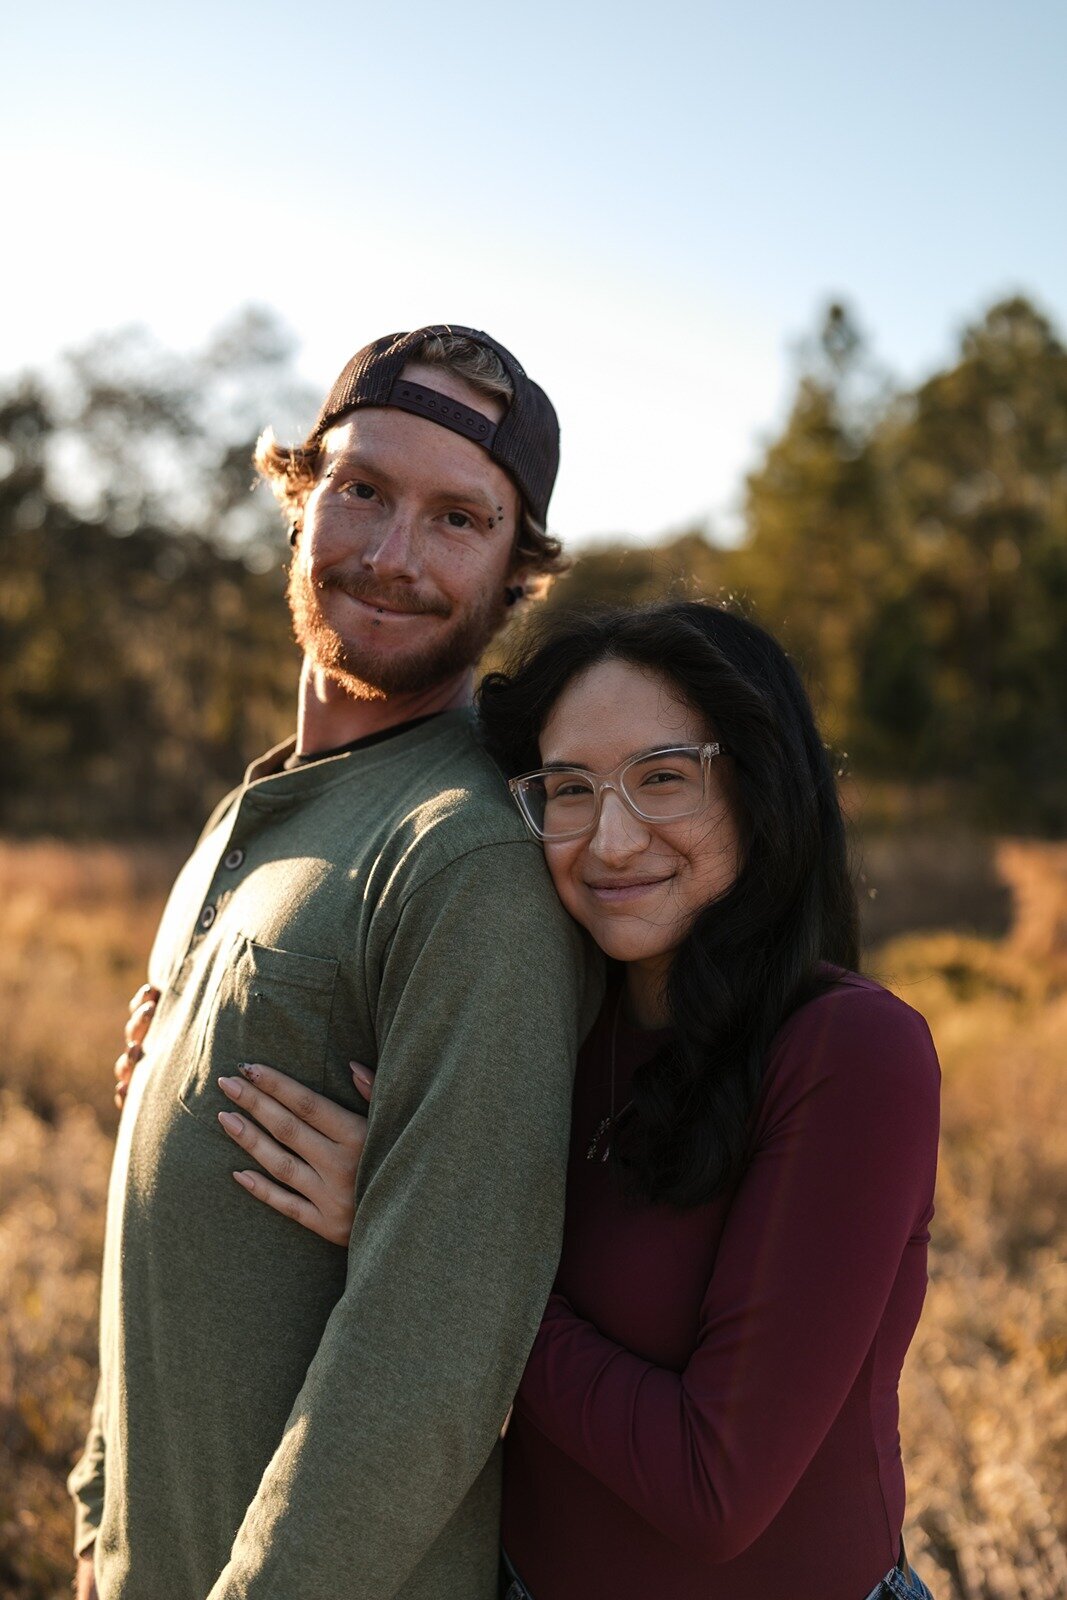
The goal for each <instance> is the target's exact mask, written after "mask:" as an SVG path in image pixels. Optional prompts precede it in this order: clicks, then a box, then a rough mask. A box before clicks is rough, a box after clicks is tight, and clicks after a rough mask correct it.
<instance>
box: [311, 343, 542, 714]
mask: <svg viewBox="0 0 1067 1600" xmlns="http://www.w3.org/2000/svg"><path fill="white" fill-rule="evenodd" d="M404 376H405V377H406V378H411V379H412V380H413V381H414V382H416V383H421V384H423V385H425V386H426V387H427V388H432V389H437V390H438V391H439V392H441V393H443V394H447V395H449V396H451V397H452V398H454V399H455V400H457V401H459V402H461V403H462V404H464V405H468V406H473V407H474V408H475V409H476V410H479V411H481V412H483V413H484V414H485V415H487V416H489V417H490V418H492V419H493V420H494V421H498V420H499V419H500V417H501V416H502V415H503V406H502V405H500V404H499V403H498V402H495V401H493V400H490V399H486V398H485V396H483V395H480V394H478V393H477V391H475V390H473V389H471V388H470V387H469V385H467V384H466V383H463V382H462V381H461V380H460V379H458V378H455V377H454V376H453V375H452V374H451V373H448V372H446V371H443V370H442V369H441V368H440V367H429V366H423V365H421V364H419V363H412V364H410V365H409V366H407V367H405V368H404ZM323 450H324V454H323V460H322V467H321V469H320V474H319V479H318V482H317V483H316V485H315V488H314V489H313V490H312V491H311V493H310V495H309V496H308V499H307V503H306V505H305V508H304V516H303V526H302V529H301V533H300V536H299V539H298V541H297V547H296V550H295V552H294V555H293V560H292V563H291V565H290V569H289V604H290V608H291V610H292V614H293V627H294V631H295V633H296V638H297V643H298V644H299V645H300V646H301V648H302V649H303V650H304V652H305V654H306V655H307V656H308V658H309V659H310V660H311V662H312V664H313V665H315V666H317V667H319V668H321V669H322V670H323V671H324V672H325V673H326V674H327V675H328V676H329V677H331V678H333V679H335V680H336V681H337V682H338V683H340V684H342V686H343V687H344V688H345V689H346V690H347V691H348V692H349V693H350V694H353V695H355V696H357V697H358V698H360V699H381V698H384V697H385V696H387V695H392V694H411V693H418V692H420V691H422V690H425V689H429V688H432V687H433V686H434V685H436V684H439V683H443V682H445V681H446V680H447V679H449V678H451V677H453V676H455V675H456V674H458V673H460V672H462V671H463V670H464V669H466V668H467V667H469V666H471V665H473V663H474V662H476V661H477V659H478V657H479V656H480V655H481V653H482V651H483V650H484V648H485V646H486V645H487V644H488V642H489V640H490V639H491V638H492V636H493V634H494V633H495V632H496V631H497V629H498V628H499V626H500V624H501V622H502V620H503V615H504V587H505V584H506V583H507V582H508V580H509V577H510V576H512V572H511V568H512V551H513V549H514V545H515V535H516V531H517V525H518V517H519V495H518V491H517V490H516V488H515V486H514V484H513V483H512V481H511V479H510V478H509V477H508V476H507V474H506V473H505V472H504V471H503V469H502V468H501V467H499V466H497V464H496V462H495V461H493V460H492V458H491V457H490V456H489V455H488V453H487V452H486V451H485V450H483V449H482V447H481V446H480V445H477V444H474V443H473V442H472V441H471V440H469V439H464V438H463V437H461V435H459V434H457V433H453V432H452V431H451V430H450V429H448V428H442V427H441V426H440V425H439V424H438V423H435V422H429V421H427V420H425V419H424V418H422V417H415V416H411V415H409V414H408V413H407V412H404V411H398V410H396V409H395V408H392V407H377V406H375V407H370V408H367V409H361V410H358V411H354V412H352V414H351V416H349V417H346V418H345V419H344V420H343V421H342V422H339V423H338V424H337V426H336V427H334V428H331V429H330V430H329V432H328V433H327V434H326V435H325V437H324V439H323Z"/></svg>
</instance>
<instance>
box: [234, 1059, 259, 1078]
mask: <svg viewBox="0 0 1067 1600" xmlns="http://www.w3.org/2000/svg"><path fill="white" fill-rule="evenodd" d="M237 1070H238V1072H239V1073H240V1074H241V1076H242V1078H247V1079H248V1081H249V1083H255V1081H256V1079H257V1077H258V1076H259V1068H258V1067H254V1066H253V1065H252V1063H251V1062H250V1061H242V1063H241V1065H240V1066H239V1067H238V1068H237Z"/></svg>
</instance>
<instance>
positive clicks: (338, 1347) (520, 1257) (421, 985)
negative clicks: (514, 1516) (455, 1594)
mask: <svg viewBox="0 0 1067 1600" xmlns="http://www.w3.org/2000/svg"><path fill="white" fill-rule="evenodd" d="M372 954H373V952H372ZM381 961H382V968H381V981H380V988H379V991H378V1002H377V1006H378V1021H377V1033H378V1045H379V1056H378V1062H377V1079H376V1083H375V1093H374V1100H373V1105H372V1109H371V1113H370V1127H369V1131H368V1138H367V1144H366V1148H365V1151H364V1155H363V1160H362V1164H361V1169H360V1179H359V1189H358V1196H357V1197H358V1210H357V1215H356V1222H355V1226H354V1229H353V1233H352V1239H351V1244H350V1250H349V1269H348V1277H347V1282H346V1287H345V1290H344V1293H343V1296H342V1298H341V1299H340V1301H339V1302H338V1303H337V1305H336V1306H335V1308H334V1310H333V1313H332V1315H331V1316H330V1318H329V1321H328V1323H327V1326H326V1329H325V1332H324V1334H323V1337H322V1340H321V1343H320V1345H319V1348H318V1350H317V1352H316V1353H315V1355H314V1358H313V1360H312V1361H311V1364H310V1366H309V1369H308V1372H307V1377H306V1381H305V1383H304V1385H303V1388H302V1390H301V1392H300V1394H299V1395H298V1397H297V1400H296V1403H295V1405H294V1407H293V1410H292V1413H291V1415H290V1418H289V1421H288V1424H287V1426H286V1429H285V1433H284V1437H283V1438H282V1439H281V1440H280V1442H279V1445H278V1449H277V1451H276V1453H275V1455H274V1457H273V1459H272V1460H271V1462H270V1464H269V1466H268V1468H267V1470H266V1472H265V1474H264V1476H263V1478H262V1481H261V1483H260V1485H259V1489H258V1492H257V1493H256V1495H255V1498H254V1500H253V1501H252V1503H251V1505H250V1507H249V1509H248V1512H247V1515H246V1516H245V1519H244V1522H243V1524H242V1526H241V1528H240V1530H239V1532H238V1535H237V1538H236V1541H235V1543H234V1546H233V1550H232V1554H231V1559H230V1561H229V1562H228V1564H227V1566H226V1567H225V1569H224V1570H223V1572H222V1574H221V1575H220V1577H219V1579H218V1581H217V1582H216V1584H215V1585H214V1587H213V1589H212V1591H211V1600H237V1597H238V1596H240V1597H248V1600H267V1597H268V1596H269V1597H270V1600H291V1597H292V1596H294V1595H299V1596H300V1600H337V1596H339V1595H340V1594H342V1593H343V1594H344V1596H345V1597H346V1600H385V1597H386V1596H390V1595H393V1594H395V1593H396V1592H397V1590H398V1589H399V1588H400V1587H401V1586H402V1585H403V1584H404V1582H405V1581H406V1579H407V1578H408V1577H409V1575H411V1574H412V1573H413V1572H414V1570H415V1569H416V1567H417V1566H418V1563H419V1562H420V1560H421V1559H422V1557H423V1556H424V1555H425V1554H426V1553H427V1551H428V1550H429V1549H430V1547H431V1546H432V1544H433V1542H434V1540H435V1538H436V1537H437V1535H438V1534H439V1533H440V1532H441V1530H442V1529H443V1528H444V1526H445V1525H446V1524H447V1522H448V1521H449V1519H450V1518H451V1517H452V1516H453V1514H454V1513H455V1512H456V1510H457V1508H458V1507H459V1506H460V1505H461V1503H462V1502H463V1500H464V1497H465V1496H466V1495H467V1494H468V1492H469V1491H470V1489H471V1486H472V1484H473V1483H474V1481H475V1479H476V1478H477V1476H478V1474H479V1473H481V1472H482V1470H483V1469H484V1467H485V1465H486V1463H487V1461H488V1459H489V1457H490V1456H491V1454H492V1451H493V1448H494V1445H495V1444H496V1442H497V1439H498V1435H499V1431H500V1427H501V1423H502V1421H503V1419H504V1415H505V1413H506V1411H507V1409H508V1406H509V1404H510V1402H511V1399H512V1396H513V1394H514V1391H515V1388H516V1387H517V1384H518V1381H519V1378H520V1375H521V1372H522V1367H523V1364H524V1361H525V1359H526V1356H527V1354H528V1351H529V1349H530V1346H531V1344H532V1341H533V1338H534V1335H535V1332H536V1329H537V1326H538V1322H539V1320H540V1317H541V1314H542V1312H543V1309H544V1306H545V1302H546V1300H547V1297H548V1294H549V1292H550V1289H551V1285H552V1280H553V1276H554V1273H555V1270H556V1265H557V1261H558V1256H559V1247H560V1241H561V1234H562V1217H563V1200H564V1190H565V1175H566V1157H567V1138H568V1128H569V1113H570V1094H571V1082H572V1074H573V1064H574V1058H575V1054H576V1050H577V1045H578V1043H579V1041H580V1036H581V1033H582V1031H583V1029H584V1026H585V1025H586V1024H587V1023H588V1021H589V1020H591V1008H592V1007H594V1006H595V1000H596V995H595V994H594V993H593V992H592V989H593V987H594V985H593V984H592V983H591V981H590V967H589V962H588V958H587V955H586V953H585V950H584V946H583V945H582V943H581V941H580V939H579V937H578V935H577V933H576V930H575V929H574V926H573V924H571V923H570V922H569V919H567V918H566V917H565V916H564V915H563V913H562V912H561V911H560V909H559V907H558V905H557V904H556V902H555V899H554V896H552V894H551V891H550V888H549V886H548V884H547V880H546V878H545V875H544V868H543V863H542V861H541V859H540V853H539V852H538V851H537V850H536V848H533V849H531V848H530V846H529V845H527V844H525V843H517V842H516V843H507V844H498V845H491V846H485V847H482V848H480V849H476V850H473V851H471V852H470V853H469V854H467V855H466V856H463V857H462V858H461V859H459V860H458V861H454V862H452V863H451V864H449V865H447V866H445V867H444V868H442V870H440V871H439V872H438V873H437V874H436V875H435V876H434V877H432V878H431V879H430V880H429V882H427V883H425V884H424V885H423V886H422V887H420V888H419V889H417V890H416V891H415V892H414V893H413V894H412V895H411V897H410V898H409V899H408V901H407V902H406V904H405V906H404V909H403V911H402V912H401V914H400V916H399V918H398V921H397V924H396V926H395V930H393V932H392V935H391V937H390V939H389V940H388V942H387V945H386V947H385V948H384V951H383V953H382V955H381Z"/></svg>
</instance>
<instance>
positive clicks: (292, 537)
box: [289, 522, 300, 545]
mask: <svg viewBox="0 0 1067 1600" xmlns="http://www.w3.org/2000/svg"><path fill="white" fill-rule="evenodd" d="M299 532H300V524H299V522H290V524H289V543H290V544H291V545H295V544H296V537H297V534H298V533H299Z"/></svg>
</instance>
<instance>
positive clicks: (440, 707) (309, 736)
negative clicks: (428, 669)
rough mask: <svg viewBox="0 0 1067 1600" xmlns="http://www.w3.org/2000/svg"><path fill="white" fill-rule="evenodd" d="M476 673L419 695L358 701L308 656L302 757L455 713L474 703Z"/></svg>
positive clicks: (299, 736)
mask: <svg viewBox="0 0 1067 1600" xmlns="http://www.w3.org/2000/svg"><path fill="white" fill-rule="evenodd" d="M473 687H474V674H473V672H472V671H470V670H468V671H465V672H461V673H458V674H457V675H456V676H455V677H452V678H447V679H445V681H444V682H443V683H437V684H434V685H433V687H432V688H430V689H422V690H419V691H418V692H417V693H413V694H395V695H394V694H390V695H386V696H385V698H384V699H380V700H358V699H356V697H355V696H354V695H351V694H349V693H348V692H347V691H346V690H345V689H343V688H342V687H341V686H340V684H338V683H335V682H334V681H333V679H331V678H327V677H326V676H325V675H324V673H323V672H322V671H321V669H320V668H318V667H316V666H313V665H312V663H311V662H309V661H308V659H307V657H306V656H305V657H304V665H303V667H302V668H301V672H300V694H299V702H298V706H297V728H296V754H297V755H301V756H313V755H317V754H318V752H319V751H320V750H336V749H337V748H338V746H340V745H344V744H351V743H352V741H353V740H354V739H363V738H366V736H367V735H368V734H370V733H381V732H382V731H383V730H384V729H386V728H395V727H396V726H397V724H398V723H401V722H410V721H411V720H412V719H413V718H414V717H428V716H432V715H433V713H434V712H437V711H454V710H456V709H457V708H458V707H460V706H465V705H469V704H470V699H471V694H472V692H473Z"/></svg>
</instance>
